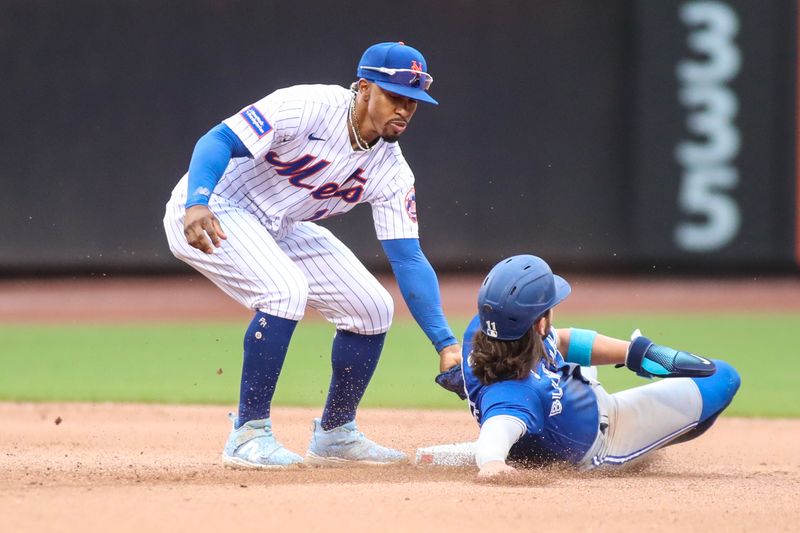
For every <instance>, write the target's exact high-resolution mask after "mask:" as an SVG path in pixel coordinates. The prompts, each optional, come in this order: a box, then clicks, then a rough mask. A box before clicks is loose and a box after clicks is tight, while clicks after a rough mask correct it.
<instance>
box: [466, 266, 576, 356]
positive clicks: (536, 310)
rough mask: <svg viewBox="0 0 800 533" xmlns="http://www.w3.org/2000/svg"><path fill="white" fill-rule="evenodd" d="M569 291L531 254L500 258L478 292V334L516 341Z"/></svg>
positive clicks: (563, 283) (566, 284)
mask: <svg viewBox="0 0 800 533" xmlns="http://www.w3.org/2000/svg"><path fill="white" fill-rule="evenodd" d="M571 291H572V289H571V288H570V286H569V283H567V280H565V279H564V278H562V277H561V276H556V275H555V274H553V271H552V270H550V267H549V266H548V265H547V263H545V262H544V260H543V259H540V258H538V257H536V256H534V255H515V256H513V257H509V258H508V259H503V260H502V261H500V262H499V263H497V264H496V265H495V266H494V268H492V270H491V271H490V272H489V274H488V275H487V276H486V279H484V280H483V284H482V285H481V289H480V291H478V315H479V316H480V321H481V331H483V332H484V333H485V334H486V335H488V336H489V337H493V338H495V339H498V340H503V341H512V340H516V339H519V338H521V337H522V336H524V335H525V334H526V333H527V332H528V330H529V329H531V327H532V326H533V323H534V322H536V320H537V319H538V318H539V317H540V316H542V315H543V314H544V313H546V312H547V310H548V309H551V308H553V307H555V306H556V305H557V304H558V303H559V302H561V301H562V300H563V299H564V298H566V297H567V296H568V295H569V293H570V292H571Z"/></svg>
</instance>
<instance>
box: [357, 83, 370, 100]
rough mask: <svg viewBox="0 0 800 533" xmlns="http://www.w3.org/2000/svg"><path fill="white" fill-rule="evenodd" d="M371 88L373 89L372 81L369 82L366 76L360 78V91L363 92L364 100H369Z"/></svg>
mask: <svg viewBox="0 0 800 533" xmlns="http://www.w3.org/2000/svg"><path fill="white" fill-rule="evenodd" d="M371 90H372V84H371V83H370V82H368V81H367V80H365V79H364V78H361V79H360V80H358V92H360V93H361V97H362V98H363V99H364V101H367V100H369V93H370V91H371Z"/></svg>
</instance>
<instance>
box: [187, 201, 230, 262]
mask: <svg viewBox="0 0 800 533" xmlns="http://www.w3.org/2000/svg"><path fill="white" fill-rule="evenodd" d="M183 234H184V235H185V236H186V242H188V243H189V244H190V245H191V246H193V247H194V248H197V249H198V250H200V251H202V252H205V253H207V254H210V253H214V248H219V247H220V246H221V245H222V240H223V239H227V238H228V236H227V235H225V232H224V231H222V226H221V225H220V223H219V220H218V219H217V217H215V216H214V213H212V212H211V209H209V208H208V206H206V205H193V206H192V207H189V208H188V209H187V210H186V217H185V218H184V220H183ZM209 239H210V240H209Z"/></svg>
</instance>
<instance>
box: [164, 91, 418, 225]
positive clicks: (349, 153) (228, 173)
mask: <svg viewBox="0 0 800 533" xmlns="http://www.w3.org/2000/svg"><path fill="white" fill-rule="evenodd" d="M352 97H353V93H352V92H351V91H350V90H349V89H346V88H344V87H340V86H337V85H297V86H294V87H288V88H285V89H279V90H277V91H275V92H273V93H272V94H269V95H268V96H266V97H264V98H263V99H261V100H259V101H258V102H256V103H255V104H253V105H251V106H247V107H246V108H244V109H243V110H242V111H241V112H239V113H237V114H236V115H234V116H232V117H230V118H228V119H226V120H225V121H224V122H225V124H226V125H227V126H228V127H229V128H230V129H231V130H233V132H234V133H235V134H236V135H237V136H238V137H239V138H240V139H241V141H242V143H243V144H244V145H245V146H246V147H247V149H248V150H249V151H250V153H251V154H252V155H253V159H250V158H234V159H232V160H231V162H230V163H229V165H228V167H227V169H226V170H225V173H224V175H223V176H222V179H221V180H220V181H219V183H218V184H217V186H216V187H215V189H214V194H215V195H218V196H220V197H223V198H226V199H227V200H228V202H231V203H233V204H235V205H238V206H240V207H242V208H243V209H245V210H247V211H249V212H250V213H252V214H253V215H255V216H256V217H257V218H258V219H259V220H260V221H261V223H262V224H263V225H264V226H265V227H266V228H267V229H268V230H269V231H270V233H272V234H273V235H274V236H275V237H276V238H280V237H281V236H282V235H284V234H285V233H286V232H287V231H288V230H290V229H291V227H292V224H293V223H294V222H298V221H303V220H321V219H324V218H328V217H332V216H335V215H339V214H342V213H345V212H347V211H349V210H351V209H352V208H353V207H355V206H356V205H357V204H359V203H362V202H368V203H370V204H371V206H372V215H373V220H374V223H375V231H376V234H377V236H378V239H381V240H385V239H400V238H417V237H418V235H419V231H418V225H417V218H416V197H415V191H414V175H413V173H412V172H411V169H410V168H409V166H408V163H406V160H405V158H404V157H403V154H402V152H401V151H400V147H399V146H398V145H397V143H387V142H384V141H383V140H380V141H378V143H377V144H376V145H375V146H374V147H373V148H372V150H369V151H366V152H364V151H356V150H353V148H352V147H351V145H350V137H349V134H348V123H347V114H348V112H349V109H350V101H351V99H352ZM186 183H187V177H186V176H184V178H183V179H182V180H181V182H180V183H179V184H178V187H183V189H184V191H185V190H186V187H187V184H186ZM185 194H186V193H185V192H184V195H185ZM209 205H210V207H211V209H212V211H213V208H214V195H212V196H211V200H210V203H209Z"/></svg>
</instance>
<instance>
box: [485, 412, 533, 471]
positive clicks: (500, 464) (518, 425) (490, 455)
mask: <svg viewBox="0 0 800 533" xmlns="http://www.w3.org/2000/svg"><path fill="white" fill-rule="evenodd" d="M525 431H526V427H525V422H523V421H522V420H520V419H518V418H516V417H513V416H510V415H498V416H493V417H491V418H489V419H487V420H485V421H484V422H483V424H482V425H481V433H480V436H479V437H478V444H477V447H476V450H475V463H476V464H477V465H478V478H480V479H488V478H494V477H497V476H500V475H504V474H505V475H508V474H513V473H514V472H516V469H515V468H514V467H512V466H509V465H507V464H506V458H507V457H508V452H509V450H511V447H512V446H513V445H514V443H515V442H517V441H518V440H519V439H520V437H522V435H524V434H525Z"/></svg>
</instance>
